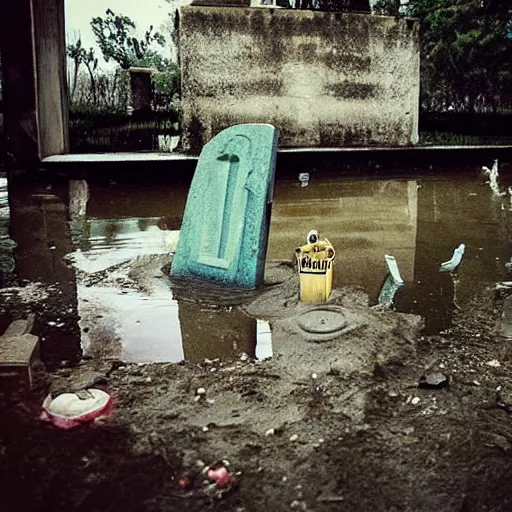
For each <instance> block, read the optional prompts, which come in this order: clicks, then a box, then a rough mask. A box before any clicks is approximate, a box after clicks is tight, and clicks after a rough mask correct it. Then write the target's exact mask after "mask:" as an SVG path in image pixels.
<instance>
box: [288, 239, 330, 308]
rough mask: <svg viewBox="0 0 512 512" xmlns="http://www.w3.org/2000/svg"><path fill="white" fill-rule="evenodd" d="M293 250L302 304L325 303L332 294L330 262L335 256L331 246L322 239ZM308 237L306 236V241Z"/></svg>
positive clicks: (327, 241)
mask: <svg viewBox="0 0 512 512" xmlns="http://www.w3.org/2000/svg"><path fill="white" fill-rule="evenodd" d="M315 238H316V241H314V242H312V243H308V244H306V245H303V246H302V247H298V248H297V249H295V256H296V258H297V266H298V270H299V280H300V300H301V301H302V302H308V303H311V302H326V301H327V300H328V299H329V297H330V296H331V292H332V262H333V260H334V257H335V255H336V253H335V251H334V248H333V246H332V245H331V243H330V242H329V240H327V238H324V239H323V240H318V235H317V236H316V237H315V236H313V238H312V239H313V240H315ZM309 239H310V236H309V235H308V240H309Z"/></svg>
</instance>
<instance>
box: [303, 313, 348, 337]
mask: <svg viewBox="0 0 512 512" xmlns="http://www.w3.org/2000/svg"><path fill="white" fill-rule="evenodd" d="M297 323H298V325H299V327H300V328H301V329H302V330H303V331H305V332H306V333H309V334H313V335H319V337H324V336H328V337H334V336H336V335H338V334H341V333H342V331H343V330H344V329H345V327H346V326H347V323H348V322H347V319H346V318H345V315H344V314H343V310H342V308H341V307H339V306H327V305H326V306H315V307H313V308H311V309H309V310H307V311H306V312H304V313H303V314H302V315H301V316H300V318H299V319H298V322H297Z"/></svg>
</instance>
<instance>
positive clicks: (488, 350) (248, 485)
mask: <svg viewBox="0 0 512 512" xmlns="http://www.w3.org/2000/svg"><path fill="white" fill-rule="evenodd" d="M159 264H161V261H159ZM267 270H268V272H267V286H266V287H265V288H264V290H263V291H262V292H260V293H258V294H256V295H252V296H251V295H248V296H247V297H246V298H245V299H244V301H243V302H244V303H243V305H242V307H243V308H244V309H245V310H246V312H247V313H249V314H250V315H253V316H256V317H258V318H264V319H267V320H268V321H270V323H271V326H272V338H273V350H274V357H273V358H272V359H269V360H265V361H253V360H250V359H246V358H245V357H241V358H239V359H236V360H234V361H206V362H204V363H203V364H196V365H194V364H190V363H187V362H185V363H183V364H170V363H168V364H148V365H137V364H125V363H124V362H122V361H105V360H94V359H92V360H91V359H84V360H81V361H80V362H79V363H78V365H76V366H63V367H61V368H59V369H56V370H55V371H52V372H47V371H45V370H44V368H43V367H42V366H39V367H38V369H37V372H36V385H35V388H34V389H33V390H31V391H30V390H28V389H26V388H24V387H22V386H21V385H20V384H19V382H18V381H17V382H16V384H13V385H12V386H10V387H9V386H7V385H5V386H3V387H2V392H1V404H2V410H1V411H0V413H1V416H0V417H1V420H0V491H1V499H0V510H1V511H2V512H35V511H45V512H47V511H51V512H61V511H71V510H76V511H88V512H93V511H102V512H103V511H105V512H107V511H116V512H117V511H123V512H131V511H133V512H135V511H137V512H139V511H144V512H146V511H147V512H163V511H171V510H173V511H174V510H176V511H181V510H187V511H189V512H195V511H205V510H212V511H233V512H235V511H236V512H250V511H265V512H270V511H276V512H277V511H284V510H294V509H295V510H299V511H311V512H313V511H316V512H323V511H326V512H331V511H350V512H356V511H429V512H431V511H461V512H462V511H464V512H469V511H510V510H512V487H511V486H510V481H511V479H512V458H511V454H512V423H511V418H510V415H509V413H510V412H511V411H512V378H511V371H512V357H511V356H512V351H511V348H510V345H509V344H508V343H509V342H506V341H503V340H502V339H500V338H499V337H498V335H497V326H498V323H499V320H500V317H501V308H502V302H503V296H502V295H499V294H498V292H495V290H494V289H488V290H486V291H485V292H484V293H483V294H482V295H481V296H478V297H475V298H474V300H473V301H472V302H471V303H470V304H467V305H465V306H464V307H463V308H462V309H459V310H456V312H455V317H454V319H453V326H452V328H450V329H449V330H448V331H446V332H444V333H442V334H440V335H436V336H430V337H426V336H423V335H422V334H421V327H422V322H421V319H420V318H419V317H416V316H412V315H405V314H400V313H396V312H394V311H391V310H379V309H375V308H371V307H369V306H368V302H367V298H366V297H365V295H364V294H363V293H361V292H360V291H357V290H349V289H342V290H335V292H334V293H333V296H332V298H331V300H330V303H331V304H335V305H338V306H341V307H342V308H344V311H345V313H346V316H347V318H348V319H349V323H350V324H351V325H352V326H353V327H354V329H352V330H349V332H346V333H344V334H342V335H340V336H338V337H337V338H335V339H332V340H330V341H323V342H314V341H310V340H308V339H307V337H305V336H303V335H302V334H301V333H300V332H299V331H298V330H297V328H296V323H297V319H298V318H300V317H301V315H302V314H303V313H304V311H305V306H304V305H303V304H301V303H299V301H298V300H297V296H298V293H297V292H298V282H297V277H296V275H295V273H294V272H293V269H291V268H290V267H287V266H286V265H283V264H280V263H275V264H274V265H273V266H272V265H271V266H270V268H269V269H267ZM140 279H141V281H143V278H142V277H141V278H140ZM145 285H147V283H145ZM500 293H502V292H500ZM190 299H191V300H194V297H191V298H190ZM488 363H491V364H488ZM430 371H440V372H443V373H444V374H445V375H446V376H448V377H449V385H448V386H446V387H444V388H442V389H419V388H418V382H419V380H420V378H421V376H422V375H425V374H428V373H429V372H430ZM89 385H94V386H95V387H101V388H103V389H105V390H107V391H108V392H109V393H110V394H111V395H112V396H113V397H114V399H115V404H114V409H113V413H112V414H111V415H110V416H109V417H107V418H106V419H103V420H102V421H98V422H95V423H92V424H88V425H84V426H80V427H77V428H75V429H71V430H68V431H63V430H59V429H57V428H55V427H52V426H51V425H49V424H47V423H44V422H41V421H40V420H39V419H38V416H39V414H40V406H41V402H42V399H43V398H44V396H45V395H46V394H47V392H48V391H49V390H51V391H52V392H53V393H54V394H55V393H58V392H59V391H63V390H70V389H75V388H81V387H84V386H89ZM199 388H204V390H205V393H204V394H200V395H198V394H197V390H198V389H199ZM198 397H199V398H198ZM218 461H225V462H224V464H227V463H229V466H228V468H229V470H230V471H231V472H232V473H233V483H232V485H231V486H230V487H229V488H227V489H219V488H217V487H216V486H211V485H206V484H205V483H204V476H203V474H202V470H201V466H202V465H203V464H207V465H208V464H214V463H216V462H218ZM184 477H187V478H189V480H190V485H189V486H187V487H185V488H183V486H181V485H180V479H181V478H184ZM181 482H183V480H181Z"/></svg>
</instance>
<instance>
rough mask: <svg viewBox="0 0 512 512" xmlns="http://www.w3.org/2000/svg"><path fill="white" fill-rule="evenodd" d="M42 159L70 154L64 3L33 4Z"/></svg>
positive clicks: (41, 1)
mask: <svg viewBox="0 0 512 512" xmlns="http://www.w3.org/2000/svg"><path fill="white" fill-rule="evenodd" d="M32 15H33V25H34V42H35V46H34V57H35V72H36V90H37V96H36V102H37V120H38V127H39V157H40V158H44V157H46V156H49V155H62V154H65V153H68V152H69V142H68V140H69V137H68V95H67V74H66V36H65V28H64V0H32Z"/></svg>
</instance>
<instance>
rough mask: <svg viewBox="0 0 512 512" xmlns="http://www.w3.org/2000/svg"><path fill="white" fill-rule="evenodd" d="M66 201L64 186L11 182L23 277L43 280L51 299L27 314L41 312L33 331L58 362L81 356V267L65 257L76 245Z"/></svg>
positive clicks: (20, 275)
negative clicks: (77, 273) (78, 287)
mask: <svg viewBox="0 0 512 512" xmlns="http://www.w3.org/2000/svg"><path fill="white" fill-rule="evenodd" d="M66 203H67V191H66V190H62V189H61V188H59V187H51V186H49V185H48V186H43V185H40V184H34V183H32V182H30V181H28V180H27V181H25V180H23V178H21V179H14V180H11V181H10V182H9V206H10V235H11V237H12V239H13V240H14V241H15V242H16V249H15V251H14V259H15V263H16V273H17V277H18V278H19V279H20V280H21V281H22V282H24V281H30V282H33V283H41V284H42V285H43V286H44V287H45V288H46V290H47V291H46V293H47V294H48V299H47V300H40V301H33V302H31V303H30V305H27V309H26V310H25V311H24V312H23V313H27V312H29V311H30V312H34V313H35V317H36V320H35V323H34V328H33V331H32V332H33V333H34V334H36V335H39V336H40V337H41V341H42V345H41V355H42V357H43V359H44V360H45V362H46V363H49V364H52V365H53V364H58V363H59V362H60V361H62V360H65V361H69V362H76V361H78V360H79V358H80V341H79V340H80V335H79V329H78V314H77V295H76V281H75V272H74V269H72V268H71V267H69V266H68V265H67V264H66V262H65V261H64V256H65V255H66V254H67V253H69V252H70V251H71V250H72V243H71V238H70V235H69V230H68V226H67V222H66V221H67V208H66ZM19 314H20V312H13V315H19Z"/></svg>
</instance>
